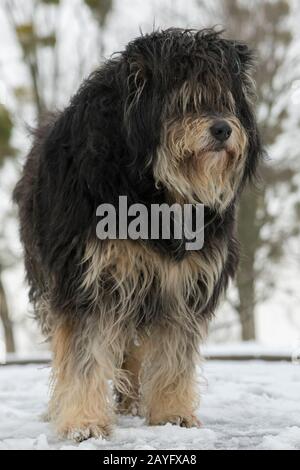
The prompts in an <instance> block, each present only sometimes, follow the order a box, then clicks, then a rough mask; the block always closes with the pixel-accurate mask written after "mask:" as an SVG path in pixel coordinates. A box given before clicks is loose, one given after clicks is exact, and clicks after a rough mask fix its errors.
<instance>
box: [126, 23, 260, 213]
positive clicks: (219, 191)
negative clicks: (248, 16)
mask: <svg viewBox="0 0 300 470" xmlns="http://www.w3.org/2000/svg"><path fill="white" fill-rule="evenodd" d="M126 61H127V63H128V64H129V75H128V79H127V84H128V88H129V90H128V95H127V99H126V103H125V126H126V127H127V130H128V133H129V138H130V139H131V140H132V147H134V146H135V148H137V149H138V151H139V153H140V155H141V153H142V148H144V152H145V153H147V157H148V161H147V163H146V164H145V165H146V166H147V165H151V166H152V170H153V175H154V179H155V182H156V185H157V187H164V188H166V189H167V190H168V192H169V193H170V195H171V196H172V198H173V200H177V201H181V202H202V203H204V204H205V205H207V206H209V207H212V208H214V209H216V210H219V211H220V212H222V211H223V210H224V209H225V208H226V207H228V205H229V204H230V203H231V201H232V200H233V199H234V198H235V195H236V194H237V192H238V191H239V188H240V187H241V185H242V183H243V181H245V180H246V179H247V177H248V176H250V174H251V173H253V172H254V169H255V166H256V161H257V157H258V155H259V153H260V152H261V149H260V142H259V136H258V132H257V128H256V124H255V117H254V114H253V110H252V98H253V84H252V81H251V78H250V74H249V71H250V68H251V65H252V57H251V53H250V52H249V50H248V48H247V47H246V46H244V45H241V44H239V43H234V42H233V41H228V40H225V39H222V38H221V37H220V35H219V34H216V33H215V32H213V31H204V32H203V31H202V32H198V33H197V32H192V31H183V30H168V31H165V32H161V33H153V34H152V35H149V36H144V37H141V38H139V39H137V40H135V41H134V42H133V43H131V44H130V45H129V46H128V48H127V50H126ZM149 142H150V145H149ZM140 155H138V156H137V158H141V156H140Z"/></svg>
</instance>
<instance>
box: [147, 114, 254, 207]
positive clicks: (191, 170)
mask: <svg viewBox="0 0 300 470" xmlns="http://www.w3.org/2000/svg"><path fill="white" fill-rule="evenodd" d="M226 120H227V122H228V123H229V124H230V126H231V128H232V134H231V136H230V138H229V139H228V140H227V141H226V142H224V143H222V144H221V143H219V142H216V141H215V139H214V138H213V137H212V135H211V133H210V127H211V126H212V125H213V122H214V120H213V118H210V117H200V118H195V117H194V116H192V115H190V116H186V117H185V118H183V119H181V120H173V121H167V122H166V123H165V125H164V131H163V139H162V140H163V143H162V145H161V146H160V148H159V151H158V155H157V159H156V162H155V164H154V176H155V179H156V183H157V185H158V186H160V185H163V186H165V187H166V188H167V189H168V191H169V193H170V195H171V197H172V198H173V199H175V200H176V201H178V202H183V203H184V202H186V203H197V202H201V203H203V204H205V205H207V206H208V207H211V208H214V209H216V210H219V211H223V210H224V209H225V208H226V207H228V205H229V204H230V202H231V201H232V199H233V198H234V196H235V194H236V191H237V188H238V186H239V184H240V182H241V179H242V175H243V169H244V163H245V155H246V148H247V137H246V134H245V131H244V129H243V128H242V126H241V124H240V122H239V120H238V119H237V118H235V117H233V116H230V117H226Z"/></svg>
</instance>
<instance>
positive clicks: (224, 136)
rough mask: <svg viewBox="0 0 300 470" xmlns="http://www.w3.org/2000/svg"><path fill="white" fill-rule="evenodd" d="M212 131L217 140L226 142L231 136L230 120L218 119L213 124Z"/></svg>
mask: <svg viewBox="0 0 300 470" xmlns="http://www.w3.org/2000/svg"><path fill="white" fill-rule="evenodd" d="M210 132H211V134H212V136H213V137H214V138H215V139H216V140H218V141H219V142H225V141H226V140H228V139H229V137H230V136H231V133H232V129H231V127H230V125H229V124H228V122H226V121H217V122H216V123H215V124H214V125H213V126H211V128H210Z"/></svg>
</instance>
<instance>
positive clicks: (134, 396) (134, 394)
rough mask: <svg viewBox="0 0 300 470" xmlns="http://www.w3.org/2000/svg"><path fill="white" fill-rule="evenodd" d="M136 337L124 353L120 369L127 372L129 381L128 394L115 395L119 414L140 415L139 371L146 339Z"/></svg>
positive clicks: (145, 349) (141, 366)
mask: <svg viewBox="0 0 300 470" xmlns="http://www.w3.org/2000/svg"><path fill="white" fill-rule="evenodd" d="M137 338H138V337H137V336H136V338H135V341H134V342H133V343H132V344H131V345H130V346H129V348H128V350H127V351H126V352H125V357H124V362H123V366H122V369H123V370H124V371H126V372H127V374H128V380H129V381H130V393H117V402H118V412H119V413H121V414H133V415H140V414H141V413H142V410H141V390H140V387H141V371H142V369H143V363H144V359H145V355H146V352H147V348H146V346H147V339H146V337H143V339H141V338H139V339H137Z"/></svg>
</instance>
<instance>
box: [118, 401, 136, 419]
mask: <svg viewBox="0 0 300 470" xmlns="http://www.w3.org/2000/svg"><path fill="white" fill-rule="evenodd" d="M117 412H118V413H119V414H121V415H125V416H128V415H131V416H141V413H140V405H139V402H138V400H129V399H128V400H124V401H122V402H120V403H118V405H117Z"/></svg>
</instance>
